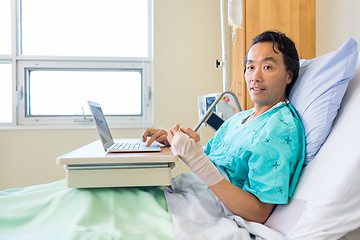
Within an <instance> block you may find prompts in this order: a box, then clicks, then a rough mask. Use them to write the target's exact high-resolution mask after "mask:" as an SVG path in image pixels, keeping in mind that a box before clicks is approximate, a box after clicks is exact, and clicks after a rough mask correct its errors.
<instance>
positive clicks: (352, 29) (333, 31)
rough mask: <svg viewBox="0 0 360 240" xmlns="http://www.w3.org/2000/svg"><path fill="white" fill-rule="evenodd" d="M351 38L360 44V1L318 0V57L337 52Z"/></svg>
mask: <svg viewBox="0 0 360 240" xmlns="http://www.w3.org/2000/svg"><path fill="white" fill-rule="evenodd" d="M349 37H352V38H354V39H355V40H356V41H357V42H358V43H359V44H360V1H359V0H316V55H317V56H320V55H323V54H325V53H328V52H331V51H335V50H336V49H337V48H339V47H340V46H341V45H342V44H343V43H344V42H345V41H346V39H347V38H349Z"/></svg>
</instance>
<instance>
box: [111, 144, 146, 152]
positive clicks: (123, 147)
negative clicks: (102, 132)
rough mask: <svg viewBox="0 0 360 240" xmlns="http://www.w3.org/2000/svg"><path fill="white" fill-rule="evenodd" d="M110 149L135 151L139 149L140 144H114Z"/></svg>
mask: <svg viewBox="0 0 360 240" xmlns="http://www.w3.org/2000/svg"><path fill="white" fill-rule="evenodd" d="M111 148H112V149H116V150H118V149H121V150H136V149H139V148H140V143H114V144H113V145H112V146H111Z"/></svg>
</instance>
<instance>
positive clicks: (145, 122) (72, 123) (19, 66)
mask: <svg viewBox="0 0 360 240" xmlns="http://www.w3.org/2000/svg"><path fill="white" fill-rule="evenodd" d="M147 1H148V6H149V9H148V12H149V14H148V16H149V19H148V36H149V41H148V57H81V56H78V57H75V56H32V55H20V48H21V46H20V43H21V39H20V37H21V36H20V35H21V34H20V24H21V22H20V12H21V11H20V4H21V0H16V1H11V18H12V19H11V29H12V34H11V35H12V36H11V38H12V41H11V42H12V49H11V55H10V56H9V55H0V61H1V62H6V63H10V64H12V83H13V87H12V88H13V92H12V96H13V97H12V99H13V101H12V122H11V123H0V126H7V127H9V126H13V127H16V128H54V129H61V128H70V129H77V128H92V127H93V126H94V123H93V122H91V121H89V119H91V117H90V116H86V119H84V116H81V117H79V116H70V117H69V116H67V117H65V116H60V117H58V116H50V117H43V116H41V117H32V116H26V97H25V96H26V94H27V93H26V80H27V79H26V70H27V69H34V70H36V69H51V70H57V69H59V70H60V69H61V70H74V69H84V70H90V69H91V70H105V71H106V70H113V69H118V70H132V69H133V70H135V69H136V70H140V71H141V72H142V90H141V91H142V113H143V114H142V115H141V116H106V119H107V122H108V124H109V125H110V127H112V128H146V127H151V126H152V125H153V99H152V91H153V1H152V0H147ZM114 101H116V98H114ZM100 104H101V103H100Z"/></svg>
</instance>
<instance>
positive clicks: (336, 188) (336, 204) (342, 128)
mask: <svg viewBox="0 0 360 240" xmlns="http://www.w3.org/2000/svg"><path fill="white" fill-rule="evenodd" d="M359 92H360V59H359V60H358V63H357V67H356V75H355V77H354V79H353V80H351V82H350V83H349V87H348V89H347V92H346V94H345V97H344V100H343V102H342V104H341V108H340V110H339V115H338V117H337V118H336V120H335V122H334V126H333V129H332V131H331V133H330V134H329V136H328V138H327V140H326V142H325V143H324V145H323V146H322V148H321V149H320V151H319V152H318V154H317V155H316V157H315V159H314V161H312V162H311V163H310V164H309V165H308V166H306V167H305V168H304V170H303V173H302V175H301V177H300V180H299V183H298V186H297V189H296V191H295V194H294V197H293V199H291V201H290V203H289V204H288V205H278V206H276V208H275V210H274V212H273V213H272V214H271V216H270V218H269V219H268V221H267V222H266V223H265V225H267V226H268V227H270V228H272V229H275V230H278V231H280V232H282V233H283V234H284V235H285V236H287V237H288V238H289V239H339V238H341V236H343V235H344V234H346V233H347V232H350V231H352V230H354V229H357V228H359V227H360V198H359V196H360V187H359V186H360V177H359V172H360V147H359V146H360V140H359V139H360V137H359V136H360V125H359V119H360V107H359V106H360V94H359Z"/></svg>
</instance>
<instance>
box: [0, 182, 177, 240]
mask: <svg viewBox="0 0 360 240" xmlns="http://www.w3.org/2000/svg"><path fill="white" fill-rule="evenodd" d="M172 236H173V235H172V225H171V216H170V214H169V213H168V212H167V209H166V200H165V197H164V194H163V191H162V190H161V189H160V188H98V189H71V188H66V183H65V181H59V182H54V183H50V184H44V185H37V186H31V187H27V188H18V189H10V190H5V191H1V192H0V239H101V240H103V239H104V240H105V239H126V240H131V239H136V240H139V239H149V240H150V239H157V240H158V239H172V238H173V237H172Z"/></svg>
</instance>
